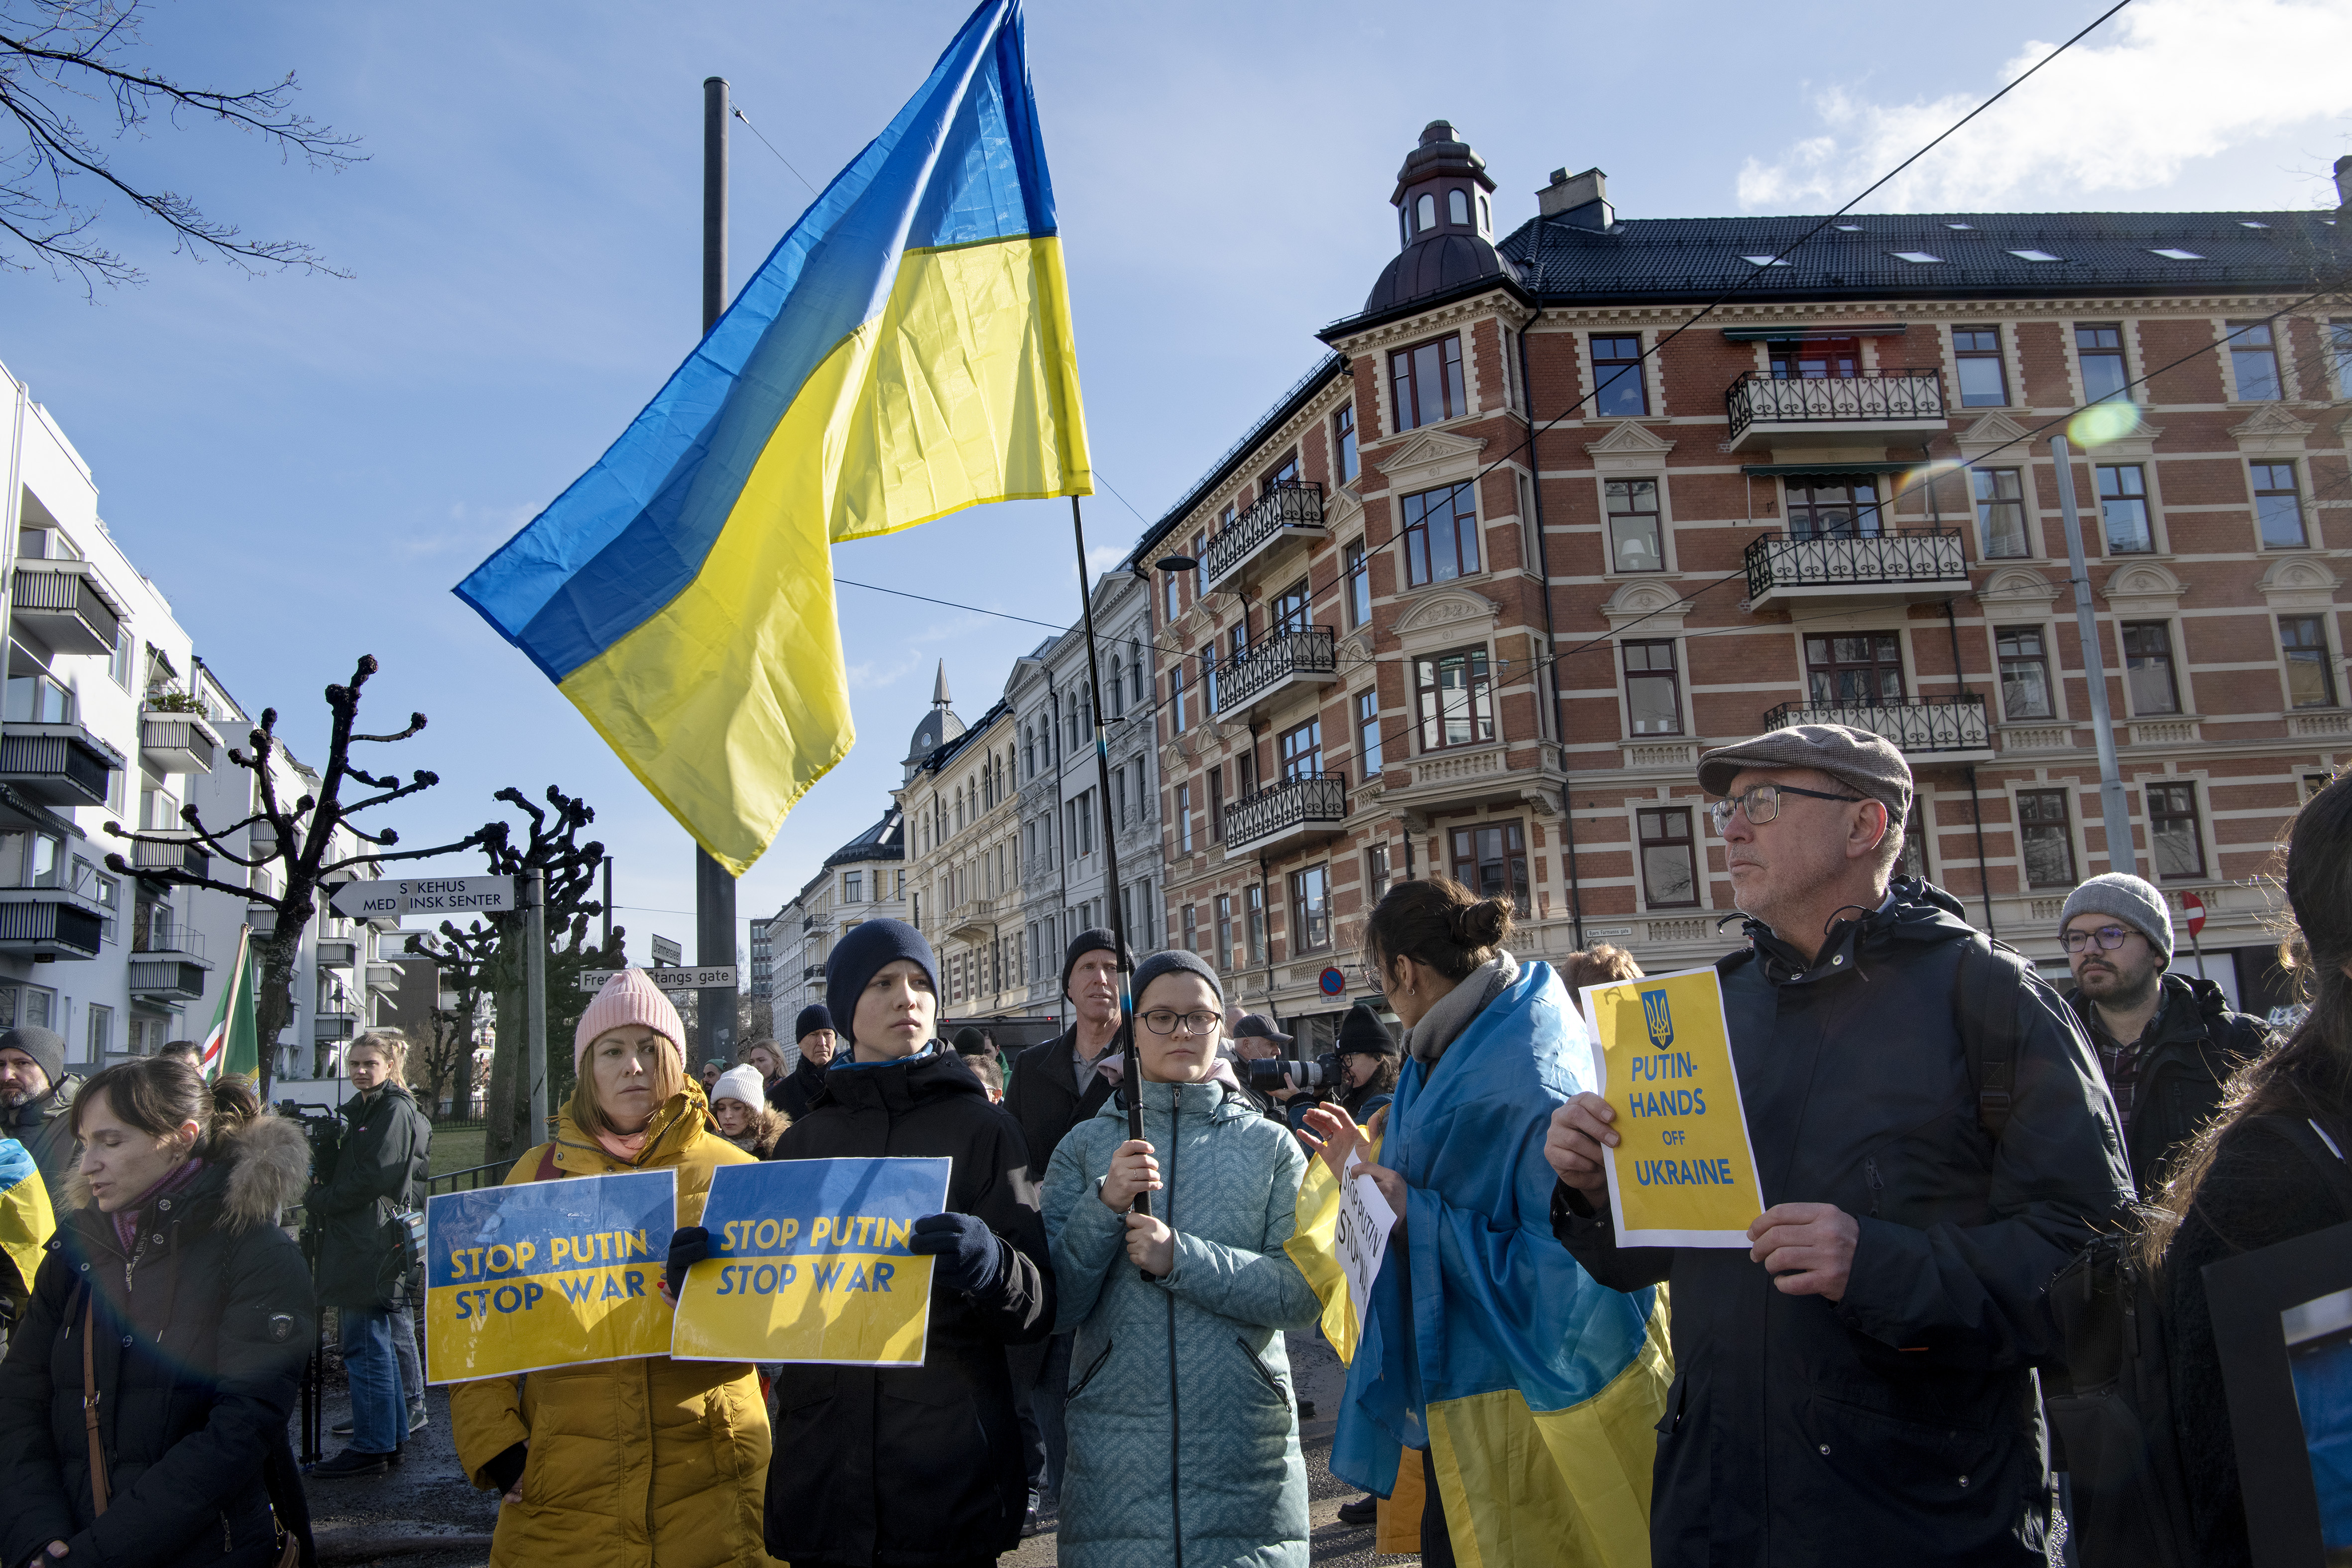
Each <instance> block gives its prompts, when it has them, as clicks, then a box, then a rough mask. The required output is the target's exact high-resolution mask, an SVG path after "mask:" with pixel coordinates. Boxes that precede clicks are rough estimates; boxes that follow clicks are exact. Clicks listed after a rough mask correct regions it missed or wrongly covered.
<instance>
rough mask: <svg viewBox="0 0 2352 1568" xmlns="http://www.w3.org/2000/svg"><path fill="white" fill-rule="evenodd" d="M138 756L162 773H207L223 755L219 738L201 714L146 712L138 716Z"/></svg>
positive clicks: (170, 711) (157, 710)
mask: <svg viewBox="0 0 2352 1568" xmlns="http://www.w3.org/2000/svg"><path fill="white" fill-rule="evenodd" d="M139 753H140V756H141V758H142V760H143V761H145V763H147V765H148V766H149V767H151V768H153V769H154V770H155V771H156V772H157V773H210V772H212V771H213V763H214V761H215V759H216V758H217V757H218V756H219V755H220V737H219V736H217V735H215V734H214V733H213V731H212V726H211V725H209V724H207V723H205V721H204V717H203V715H201V714H197V713H190V712H187V711H184V710H180V709H168V708H167V709H154V708H149V709H144V710H142V711H141V713H140V715H139Z"/></svg>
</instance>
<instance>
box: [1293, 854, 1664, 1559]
mask: <svg viewBox="0 0 2352 1568" xmlns="http://www.w3.org/2000/svg"><path fill="white" fill-rule="evenodd" d="M1510 934H1511V906H1510V904H1509V902H1508V901H1507V900H1502V899H1480V898H1475V897H1473V896H1472V894H1471V892H1470V890H1469V889H1466V888H1465V887H1463V886H1462V885H1461V884H1459V883H1457V882H1454V881H1452V880H1449V879H1445V878H1443V877H1433V878H1430V879H1426V880H1421V881H1408V882H1400V883H1398V884H1397V885H1396V886H1394V887H1392V888H1391V889H1389V890H1388V892H1387V894H1386V895H1384V896H1383V897H1382V898H1381V901H1380V903H1379V905H1378V907H1376V908H1375V909H1374V910H1372V913H1371V917H1370V920H1369V921H1366V922H1365V930H1364V966H1365V969H1366V971H1367V972H1368V973H1370V974H1371V975H1373V976H1374V977H1375V978H1376V980H1377V982H1378V984H1379V985H1380V987H1381V992H1382V994H1385V995H1386V996H1387V998H1388V1002H1389V1005H1390V1006H1391V1008H1392V1009H1394V1011H1395V1013H1396V1016H1397V1018H1398V1020H1399V1021H1400V1022H1402V1024H1403V1025H1404V1026H1405V1031H1406V1032H1405V1039H1404V1051H1405V1062H1404V1067H1403V1069H1402V1072H1400V1073H1399V1075H1398V1078H1397V1084H1396V1098H1395V1099H1394V1100H1392V1101H1391V1103H1390V1105H1389V1108H1388V1121H1387V1124H1386V1127H1385V1129H1384V1131H1383V1133H1382V1137H1381V1152H1380V1155H1379V1163H1377V1164H1371V1165H1370V1166H1369V1168H1368V1171H1367V1173H1368V1174H1369V1175H1370V1178H1371V1180H1372V1182H1373V1184H1375V1185H1376V1186H1378V1187H1379V1188H1380V1190H1381V1195H1382V1196H1383V1197H1385V1198H1386V1199H1387V1200H1388V1203H1389V1206H1390V1207H1391V1208H1392V1209H1394V1210H1395V1211H1396V1215H1397V1225H1396V1229H1395V1230H1394V1231H1393V1232H1392V1233H1391V1238H1390V1243H1389V1247H1388V1252H1387V1255H1386V1256H1385V1258H1383V1259H1382V1261H1381V1271H1380V1274H1379V1277H1378V1278H1377V1279H1375V1280H1374V1281H1373V1286H1372V1301H1371V1310H1370V1314H1369V1318H1368V1321H1367V1322H1366V1323H1365V1325H1364V1330H1363V1333H1362V1335H1361V1337H1360V1339H1359V1341H1358V1343H1357V1346H1356V1351H1355V1355H1354V1358H1353V1360H1352V1361H1351V1362H1350V1363H1349V1367H1348V1388H1347V1394H1346V1395H1345V1397H1344V1398H1343V1399H1342V1401H1341V1403H1340V1407H1339V1431H1338V1433H1337V1434H1336V1435H1335V1436H1334V1439H1333V1444H1332V1450H1331V1473H1332V1474H1333V1475H1335V1476H1338V1477H1339V1478H1340V1479H1343V1480H1348V1481H1352V1482H1354V1483H1355V1484H1356V1485H1358V1486H1360V1487H1363V1488H1364V1489H1367V1490H1369V1491H1371V1492H1373V1493H1376V1494H1378V1495H1380V1496H1381V1497H1387V1496H1389V1495H1390V1494H1391V1491H1392V1489H1393V1488H1394V1487H1395V1484H1396V1477H1397V1470H1398V1468H1399V1464H1400V1450H1401V1449H1403V1450H1412V1449H1418V1450H1420V1456H1419V1461H1418V1462H1419V1464H1420V1466H1421V1468H1422V1472H1423V1484H1424V1488H1425V1491H1424V1501H1423V1508H1422V1542H1421V1550H1422V1561H1423V1563H1426V1564H1429V1565H1430V1568H1440V1565H1445V1568H1450V1565H1451V1564H1452V1563H1454V1560H1455V1551H1454V1543H1455V1542H1461V1543H1462V1555H1463V1557H1464V1558H1465V1559H1466V1560H1468V1561H1472V1562H1477V1561H1486V1562H1490V1563H1499V1562H1510V1561H1513V1560H1515V1558H1516V1557H1517V1556H1518V1555H1519V1554H1520V1549H1521V1548H1522V1547H1523V1546H1524V1544H1525V1541H1526V1539H1527V1538H1528V1532H1531V1531H1534V1532H1541V1533H1545V1534H1547V1535H1549V1536H1552V1537H1558V1536H1560V1535H1563V1534H1564V1535H1565V1536H1566V1537H1567V1538H1568V1539H1567V1540H1565V1541H1562V1542H1559V1543H1558V1544H1559V1551H1560V1554H1561V1555H1562V1556H1564V1557H1568V1558H1573V1559H1575V1560H1577V1561H1586V1560H1591V1561H1594V1562H1633V1561H1646V1559H1647V1553H1648V1550H1649V1494H1650V1466H1651V1458H1652V1457H1653V1456H1654V1450H1655V1442H1654V1438H1653V1439H1652V1440H1651V1441H1649V1442H1648V1443H1644V1442H1643V1441H1641V1440H1640V1439H1642V1438H1644V1437H1648V1436H1650V1434H1649V1428H1650V1427H1651V1426H1653V1425H1654V1423H1655V1422H1656V1421H1657V1419H1658V1417H1659V1415H1660V1414H1661V1412H1662V1411H1663V1410H1664V1402H1665V1389H1666V1384H1667V1383H1668V1381H1669V1377H1668V1371H1667V1356H1666V1351H1665V1343H1664V1327H1663V1325H1662V1324H1654V1323H1653V1322H1652V1321H1650V1320H1651V1306H1652V1300H1653V1297H1654V1292H1652V1291H1648V1290H1643V1291H1637V1292H1635V1293H1633V1294H1632V1295H1620V1294H1618V1293H1617V1292H1616V1291H1613V1290H1610V1289H1605V1288H1604V1287H1602V1286H1601V1285H1599V1284H1597V1283H1596V1282H1595V1281H1594V1280H1593V1279H1591V1276H1589V1275H1587V1274H1586V1273H1585V1272H1584V1270H1583V1269H1582V1268H1580V1266H1579V1265H1578V1264H1577V1262H1576V1260H1575V1259H1574V1258H1570V1256H1569V1255H1568V1253H1567V1251H1566V1250H1565V1249H1564V1248H1562V1247H1560V1245H1559V1242H1558V1240H1557V1239H1556V1238H1555V1237H1553V1235H1552V1229H1551V1199H1552V1192H1553V1189H1554V1188H1555V1186H1556V1185H1557V1181H1556V1179H1555V1177H1554V1173H1553V1172H1552V1169H1551V1166H1550V1164H1549V1163H1548V1162H1547V1161H1546V1160H1545V1159H1544V1152H1543V1150H1544V1138H1545V1134H1546V1131H1548V1129H1549V1123H1550V1120H1551V1113H1552V1111H1553V1110H1556V1109H1558V1108H1559V1106H1562V1105H1565V1104H1566V1103H1568V1101H1569V1100H1570V1099H1572V1098H1573V1097H1575V1096H1576V1095H1577V1094H1579V1093H1581V1092H1583V1091H1584V1090H1585V1089H1590V1088H1591V1086H1592V1049H1591V1037H1590V1036H1589V1035H1588V1034H1587V1032H1586V1030H1585V1026H1584V1022H1583V1019H1582V1017H1581V1016H1580V1015H1579V1013H1578V1012H1577V1010H1576V1005H1575V1004H1574V1002H1572V1001H1571V1000H1570V997H1569V994H1568V993H1567V991H1566V990H1565V989H1564V988H1563V987H1562V986H1561V984H1560V982H1559V976H1558V975H1556V974H1555V973H1553V972H1552V970H1551V967H1550V966H1549V964H1546V963H1534V962H1529V963H1521V962H1520V961H1519V960H1518V959H1517V958H1516V957H1514V956H1513V955H1512V954H1511V952H1509V951H1508V950H1507V949H1506V948H1505V947H1504V946H1503V943H1504V942H1506V941H1507V940H1508V938H1509V936H1510ZM1307 1131H1309V1132H1310V1133H1311V1134H1316V1135H1319V1136H1320V1137H1321V1139H1322V1140H1323V1142H1322V1154H1323V1158H1324V1159H1325V1161H1326V1162H1327V1163H1328V1164H1329V1166H1330V1168H1331V1172H1332V1173H1333V1175H1335V1176H1339V1175H1342V1174H1343V1173H1345V1171H1346V1169H1347V1165H1348V1161H1349V1157H1350V1156H1351V1155H1352V1154H1355V1153H1357V1152H1359V1151H1360V1134H1359V1132H1358V1131H1357V1129H1356V1125H1355V1123H1354V1122H1353V1121H1350V1120H1349V1118H1348V1117H1347V1116H1345V1115H1344V1114H1342V1113H1340V1112H1339V1111H1335V1110H1330V1109H1329V1108H1328V1107H1318V1108H1317V1109H1316V1110H1312V1111H1309V1112H1308V1113H1307Z"/></svg>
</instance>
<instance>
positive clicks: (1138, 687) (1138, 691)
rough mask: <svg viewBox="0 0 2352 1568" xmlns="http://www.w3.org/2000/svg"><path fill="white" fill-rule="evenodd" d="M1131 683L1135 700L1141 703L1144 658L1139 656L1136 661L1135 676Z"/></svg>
mask: <svg viewBox="0 0 2352 1568" xmlns="http://www.w3.org/2000/svg"><path fill="white" fill-rule="evenodd" d="M1130 684H1131V685H1132V687H1133V695H1134V698H1135V700H1136V701H1137V702H1138V703H1141V702H1142V700H1143V660H1142V659H1141V658H1137V659H1136V661H1135V676H1134V679H1133V680H1132V681H1131V683H1130Z"/></svg>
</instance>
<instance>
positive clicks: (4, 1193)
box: [0, 1138, 58, 1317]
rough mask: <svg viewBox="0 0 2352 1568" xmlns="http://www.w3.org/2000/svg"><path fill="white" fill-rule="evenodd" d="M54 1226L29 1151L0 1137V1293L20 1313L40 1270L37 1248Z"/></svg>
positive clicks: (44, 1243) (46, 1193)
mask: <svg viewBox="0 0 2352 1568" xmlns="http://www.w3.org/2000/svg"><path fill="white" fill-rule="evenodd" d="M57 1227H58V1222H57V1215H56V1214H55V1212H54V1211H52V1210H51V1209H50V1207H49V1189H48V1186H47V1184H46V1183H44V1182H43V1181H42V1180H41V1173H40V1171H39V1169H38V1168H37V1166H35V1165H34V1163H33V1156H32V1154H31V1153H30V1152H27V1151H26V1148H25V1146H24V1145H23V1144H22V1143H19V1142H16V1140H15V1139H13V1138H0V1296H5V1297H6V1298H7V1299H8V1302H9V1305H10V1306H11V1308H12V1309H13V1310H15V1312H16V1316H18V1317H22V1316H23V1315H24V1310H25V1302H26V1299H27V1298H29V1297H30V1296H31V1294H32V1290H33V1276H34V1275H36V1274H37V1273H39V1272H40V1268H41V1251H42V1249H43V1248H44V1247H47V1245H48V1240H49V1236H50V1234H51V1233H52V1232H53V1231H55V1230H56V1229H57Z"/></svg>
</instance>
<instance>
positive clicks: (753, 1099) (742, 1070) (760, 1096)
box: [710, 1062, 768, 1110]
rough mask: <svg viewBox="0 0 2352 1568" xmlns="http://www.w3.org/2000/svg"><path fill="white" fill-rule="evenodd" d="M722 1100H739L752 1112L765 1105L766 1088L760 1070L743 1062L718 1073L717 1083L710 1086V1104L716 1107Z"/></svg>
mask: <svg viewBox="0 0 2352 1568" xmlns="http://www.w3.org/2000/svg"><path fill="white" fill-rule="evenodd" d="M720 1100H741V1101H742V1102H743V1103H744V1104H746V1105H748V1106H750V1107H751V1109H752V1110H760V1109H761V1107H762V1106H764V1105H766V1104H767V1103H768V1086H767V1082H766V1080H765V1079H761V1077H760V1069H759V1068H755V1067H753V1066H752V1065H751V1063H749V1062H745V1063H744V1064H743V1065H742V1066H741V1067H735V1068H728V1069H727V1070H726V1071H725V1072H723V1073H720V1074H719V1081H718V1082H717V1083H714V1084H712V1085H711V1086H710V1103H711V1104H713V1105H717V1104H718V1103H719V1101H720Z"/></svg>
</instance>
